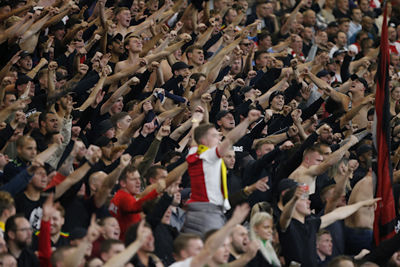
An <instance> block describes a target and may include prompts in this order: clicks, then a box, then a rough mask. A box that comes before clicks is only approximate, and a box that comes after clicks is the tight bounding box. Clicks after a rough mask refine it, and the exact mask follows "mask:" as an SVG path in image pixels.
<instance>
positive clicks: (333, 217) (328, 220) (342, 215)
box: [320, 198, 380, 229]
mask: <svg viewBox="0 0 400 267" xmlns="http://www.w3.org/2000/svg"><path fill="white" fill-rule="evenodd" d="M379 200H380V198H373V199H367V200H364V201H360V202H357V203H355V204H353V205H348V206H344V207H340V208H337V209H335V210H334V211H332V212H330V213H328V214H325V215H324V216H322V217H321V226H320V229H323V228H325V227H327V226H329V225H331V224H332V223H334V222H336V221H338V220H343V219H346V218H347V217H349V216H351V215H352V214H353V213H355V212H356V211H358V210H359V209H360V208H362V207H370V206H373V205H375V203H377V202H378V201H379Z"/></svg>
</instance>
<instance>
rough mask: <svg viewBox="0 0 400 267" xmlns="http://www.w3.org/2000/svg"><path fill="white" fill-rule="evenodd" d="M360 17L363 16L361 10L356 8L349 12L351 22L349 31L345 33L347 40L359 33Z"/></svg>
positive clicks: (360, 27)
mask: <svg viewBox="0 0 400 267" xmlns="http://www.w3.org/2000/svg"><path fill="white" fill-rule="evenodd" d="M362 16H363V14H362V12H361V9H359V8H357V7H356V8H353V9H352V10H351V21H350V25H349V31H348V32H347V36H348V37H349V38H351V37H352V36H353V35H354V34H357V33H358V32H359V31H361V29H362V26H361V20H362Z"/></svg>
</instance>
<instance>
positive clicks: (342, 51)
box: [332, 49, 346, 57]
mask: <svg viewBox="0 0 400 267" xmlns="http://www.w3.org/2000/svg"><path fill="white" fill-rule="evenodd" d="M343 53H346V50H343V49H339V50H337V51H335V53H333V56H332V57H337V56H339V55H341V54H343Z"/></svg>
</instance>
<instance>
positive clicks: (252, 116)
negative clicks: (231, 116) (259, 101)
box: [247, 109, 261, 123]
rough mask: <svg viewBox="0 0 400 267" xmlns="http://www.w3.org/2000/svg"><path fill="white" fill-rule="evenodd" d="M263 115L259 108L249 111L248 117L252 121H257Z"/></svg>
mask: <svg viewBox="0 0 400 267" xmlns="http://www.w3.org/2000/svg"><path fill="white" fill-rule="evenodd" d="M260 117H261V112H260V111H259V110H257V109H252V110H250V111H249V114H248V115H247V119H248V120H249V121H250V123H253V122H255V121H256V120H258V119H259V118H260Z"/></svg>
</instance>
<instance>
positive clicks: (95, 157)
mask: <svg viewBox="0 0 400 267" xmlns="http://www.w3.org/2000/svg"><path fill="white" fill-rule="evenodd" d="M85 158H86V159H87V161H89V163H90V164H92V165H94V164H96V163H97V162H98V161H99V160H100V158H101V149H100V147H98V146H95V145H90V146H89V148H88V150H87V153H86V155H85Z"/></svg>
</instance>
